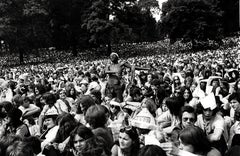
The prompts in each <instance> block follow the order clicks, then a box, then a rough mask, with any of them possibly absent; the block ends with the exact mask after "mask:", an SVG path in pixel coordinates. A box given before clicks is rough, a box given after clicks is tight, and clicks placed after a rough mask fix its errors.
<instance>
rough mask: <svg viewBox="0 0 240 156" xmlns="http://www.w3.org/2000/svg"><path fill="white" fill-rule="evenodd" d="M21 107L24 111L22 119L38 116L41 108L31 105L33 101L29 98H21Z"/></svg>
mask: <svg viewBox="0 0 240 156" xmlns="http://www.w3.org/2000/svg"><path fill="white" fill-rule="evenodd" d="M20 103H21V104H22V105H21V106H19V107H18V109H20V110H21V111H22V117H23V118H27V117H30V116H35V117H36V116H38V115H39V113H40V111H41V110H40V108H39V107H37V106H36V105H34V104H31V99H30V98H29V97H27V96H22V97H21V98H20Z"/></svg>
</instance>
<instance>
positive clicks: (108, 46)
mask: <svg viewBox="0 0 240 156" xmlns="http://www.w3.org/2000/svg"><path fill="white" fill-rule="evenodd" d="M111 53H112V46H111V43H108V45H107V54H108V56H109V55H110V54H111Z"/></svg>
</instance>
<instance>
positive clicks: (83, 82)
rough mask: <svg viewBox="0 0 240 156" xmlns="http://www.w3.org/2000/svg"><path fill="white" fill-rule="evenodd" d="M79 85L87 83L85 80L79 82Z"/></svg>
mask: <svg viewBox="0 0 240 156" xmlns="http://www.w3.org/2000/svg"><path fill="white" fill-rule="evenodd" d="M80 84H88V81H87V80H85V79H83V80H82V81H81V82H80Z"/></svg>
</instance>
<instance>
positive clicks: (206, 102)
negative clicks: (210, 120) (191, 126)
mask: <svg viewBox="0 0 240 156" xmlns="http://www.w3.org/2000/svg"><path fill="white" fill-rule="evenodd" d="M200 102H201V104H202V106H203V108H204V109H207V108H210V109H211V110H214V109H215V108H216V107H217V103H216V99H215V96H214V94H213V93H210V94H209V95H207V96H206V97H204V98H202V99H201V100H200Z"/></svg>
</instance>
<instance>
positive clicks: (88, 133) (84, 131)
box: [69, 125, 94, 147]
mask: <svg viewBox="0 0 240 156" xmlns="http://www.w3.org/2000/svg"><path fill="white" fill-rule="evenodd" d="M76 135H78V136H80V137H81V138H83V139H84V140H87V139H90V138H91V137H93V136H94V134H93V132H92V130H91V129H90V128H88V127H86V126H84V125H79V126H77V127H76V128H75V129H74V130H73V131H72V132H71V134H70V140H69V143H70V146H71V147H74V146H73V141H74V138H75V136H76Z"/></svg>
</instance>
